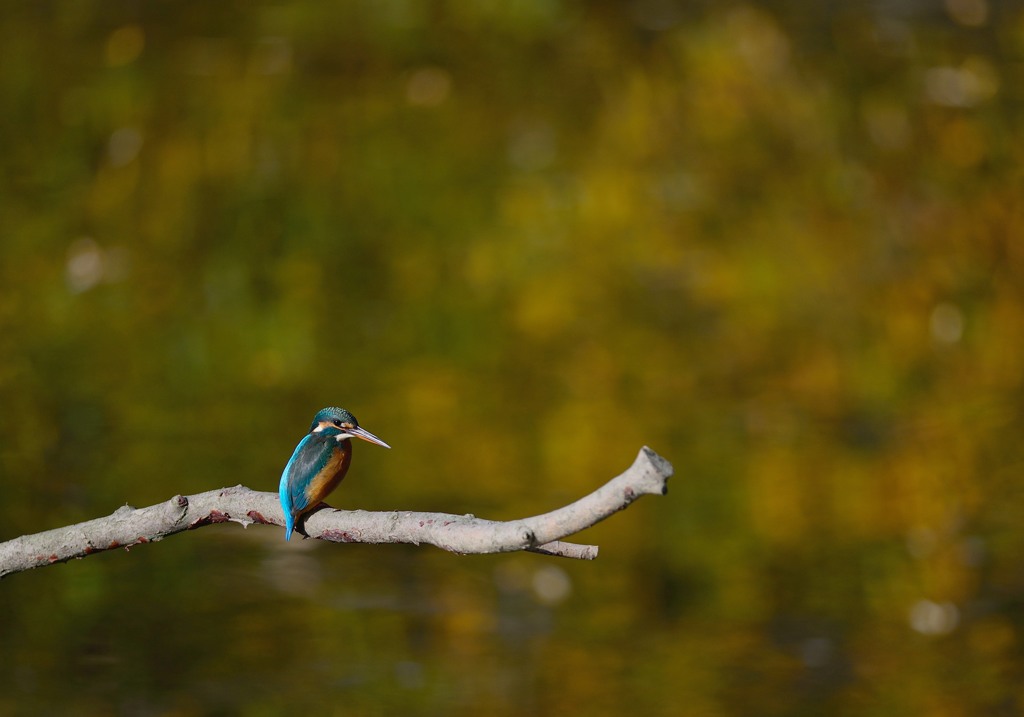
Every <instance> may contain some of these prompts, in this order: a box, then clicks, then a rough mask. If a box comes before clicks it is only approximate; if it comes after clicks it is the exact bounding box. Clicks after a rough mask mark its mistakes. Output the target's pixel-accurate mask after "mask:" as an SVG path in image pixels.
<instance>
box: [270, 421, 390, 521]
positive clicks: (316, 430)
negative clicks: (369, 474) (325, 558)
mask: <svg viewBox="0 0 1024 717" xmlns="http://www.w3.org/2000/svg"><path fill="white" fill-rule="evenodd" d="M351 438H361V439H363V440H364V441H369V442H370V443H376V444H377V445H378V446H384V447H385V448H391V446H389V445H388V444H387V443H385V442H384V441H382V440H381V439H379V438H377V436H375V435H373V434H372V433H370V432H369V431H367V430H366V429H365V428H360V427H359V422H358V421H357V420H356V417H355V416H353V415H352V414H351V413H349V412H348V411H346V410H345V409H344V408H337V407H335V406H330V407H328V408H324V409H322V410H321V411H319V412H318V413H317V414H316V416H315V417H314V418H313V423H312V425H311V426H310V427H309V433H307V434H306V435H305V436H303V438H302V440H301V441H299V445H297V446H295V452H294V453H292V457H291V458H290V459H289V460H288V463H287V464H286V465H285V467H284V471H282V473H281V488H280V492H281V508H282V509H283V510H284V530H285V533H284V539H285V540H291V537H292V531H293V530H294V529H295V523H296V521H297V520H298V519H299V518H301V517H302V516H303V515H304V514H305V513H307V512H308V511H310V510H312V509H313V508H315V507H316V506H317V505H319V504H320V501H322V500H323V499H324V498H326V497H327V495H328V494H329V493H330V492H331V491H332V490H334V489H335V488H337V487H338V484H339V483H341V479H342V478H344V477H345V474H346V473H347V472H348V467H349V465H350V464H351V462H352V442H351V440H349V439H351Z"/></svg>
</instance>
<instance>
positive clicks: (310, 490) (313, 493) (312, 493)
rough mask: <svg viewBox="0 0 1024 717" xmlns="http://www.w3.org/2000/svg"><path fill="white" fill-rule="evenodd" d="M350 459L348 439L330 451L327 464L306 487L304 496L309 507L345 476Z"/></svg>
mask: <svg viewBox="0 0 1024 717" xmlns="http://www.w3.org/2000/svg"><path fill="white" fill-rule="evenodd" d="M351 461H352V446H350V445H349V442H348V441H345V442H344V443H342V444H341V445H339V446H338V447H337V448H336V449H335V450H334V451H333V452H332V453H331V458H330V460H328V461H327V465H325V466H324V467H323V470H321V471H320V472H319V473H318V474H317V475H316V477H315V478H313V480H311V481H310V482H309V487H307V488H306V498H308V499H309V507H310V508H312V507H313V506H315V505H316V504H317V503H319V502H320V501H322V500H324V499H325V498H326V497H327V496H328V495H329V494H330V493H331V491H333V490H334V489H335V488H337V487H338V484H339V483H341V479H342V478H344V477H345V473H347V472H348V465H349V463H350V462H351Z"/></svg>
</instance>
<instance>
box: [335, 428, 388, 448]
mask: <svg viewBox="0 0 1024 717" xmlns="http://www.w3.org/2000/svg"><path fill="white" fill-rule="evenodd" d="M345 433H347V434H348V435H350V436H355V437H356V438H362V439H363V440H364V441H369V442H370V443H376V444H377V445H378V446H384V447H385V448H391V446H389V445H388V444H387V443H385V442H384V441H382V440H381V439H379V438H377V436H375V435H373V434H372V433H370V432H369V431H367V430H366V429H365V428H359V427H358V426H356V427H355V428H346V429H345Z"/></svg>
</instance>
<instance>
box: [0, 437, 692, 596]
mask: <svg viewBox="0 0 1024 717" xmlns="http://www.w3.org/2000/svg"><path fill="white" fill-rule="evenodd" d="M671 475H672V466H671V464H670V463H669V462H668V461H666V460H665V459H664V458H662V457H661V456H659V455H658V454H657V453H655V452H654V451H652V450H651V449H650V448H647V447H646V446H645V447H644V448H642V449H641V450H640V453H639V455H638V456H637V458H636V460H635V461H634V462H633V465H632V466H630V467H629V468H628V469H627V470H626V471H625V472H624V473H622V474H621V475H619V476H617V477H616V478H613V479H611V480H610V481H608V482H607V483H605V484H604V485H603V486H601V487H600V488H598V489H597V490H595V491H594V492H593V493H591V494H590V495H587V496H585V497H583V498H580V499H579V500H577V501H576V502H575V503H572V504H570V505H567V506H565V507H563V508H558V509H557V510H553V511H551V512H550V513H544V514H543V515H536V516H533V517H530V518H522V519H520V520H509V521H493V520H484V519H482V518H476V517H474V516H472V515H447V514H445V513H414V512H411V511H404V510H396V511H385V512H369V511H364V510H336V509H334V508H329V507H326V506H325V507H324V508H322V509H319V510H316V511H315V512H314V513H311V514H309V515H308V516H307V517H306V519H305V522H304V524H303V528H304V530H305V532H306V533H307V534H308V535H309V537H311V538H319V539H321V540H328V541H333V542H338V543H413V544H415V545H419V544H422V543H426V544H428V545H434V546H437V547H439V548H442V549H444V550H448V551H450V552H453V553H460V554H481V553H506V552H513V551H518V550H529V551H533V552H537V553H545V554H548V555H558V556H562V557H567V558H576V559H580V560H593V559H594V558H596V557H597V550H598V549H597V546H595V545H578V544H575V543H565V542H561V539H562V538H564V537H567V536H569V535H573V534H574V533H578V532H579V531H581V530H583V529H584V528H588V527H590V526H592V525H594V524H595V523H597V522H599V521H601V520H604V519H605V518H607V517H608V516H610V515H611V514H613V513H615V512H617V511H620V510H622V509H623V508H625V507H626V506H628V505H629V504H630V503H632V502H633V501H634V500H636V499H637V498H639V497H640V496H642V495H664V494H665V493H666V492H667V482H668V479H669V477H670V476H671ZM227 521H232V522H236V523H241V524H242V525H243V526H248V525H251V524H253V523H262V524H268V525H282V524H283V522H284V521H283V515H282V513H281V506H280V504H279V502H278V496H277V494H276V493H264V492H258V491H253V490H250V489H248V488H246V487H244V486H240V485H239V486H235V487H233V488H222V489H220V490H212V491H208V492H206V493H198V494H196V495H191V496H182V495H177V496H174V497H173V498H171V499H170V500H169V501H166V502H164V503H160V504H158V505H152V506H149V507H148V508H132V507H130V506H127V505H126V506H122V507H121V508H118V509H117V510H116V511H114V513H112V514H111V515H109V516H107V517H105V518H97V519H95V520H90V521H87V522H85V523H78V524H77V525H69V526H67V527H64V528H57V529H55V530H48V531H46V532H43V533H35V534H33V535H23V536H21V537H20V538H15V539H14V540H9V541H7V542H6V543H0V578H2V577H5V576H7V575H10V574H11V573H16V572H20V571H22V570H29V569H31V568H37V567H40V566H43V565H52V564H53V563H60V562H64V561H67V560H71V559H72V558H84V557H86V556H87V555H91V554H93V553H97V552H100V551H103V550H110V549H111V548H130V547H132V546H135V545H140V544H143V543H152V542H156V541H158V540H162V539H163V538H165V537H167V536H168V535H174V534H175V533H180V532H182V531H185V530H191V529H193V528H200V527H202V526H204V525H210V524H212V523H223V522H227ZM297 537H301V536H297Z"/></svg>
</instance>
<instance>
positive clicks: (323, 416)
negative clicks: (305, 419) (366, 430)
mask: <svg viewBox="0 0 1024 717" xmlns="http://www.w3.org/2000/svg"><path fill="white" fill-rule="evenodd" d="M335 421H337V423H338V424H342V423H347V424H349V425H351V426H358V425H359V421H357V420H356V417H355V416H353V415H352V414H351V413H349V412H348V411H346V410H345V409H344V408H338V407H337V406H328V407H327V408H323V409H320V411H319V412H318V413H317V414H316V416H315V417H314V418H313V424H312V425H311V426H310V427H309V430H311V431H312V430H313V429H314V428H316V427H317V426H319V425H320V424H321V423H335ZM335 425H337V424H335Z"/></svg>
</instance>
